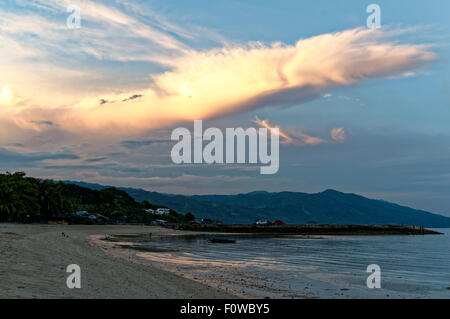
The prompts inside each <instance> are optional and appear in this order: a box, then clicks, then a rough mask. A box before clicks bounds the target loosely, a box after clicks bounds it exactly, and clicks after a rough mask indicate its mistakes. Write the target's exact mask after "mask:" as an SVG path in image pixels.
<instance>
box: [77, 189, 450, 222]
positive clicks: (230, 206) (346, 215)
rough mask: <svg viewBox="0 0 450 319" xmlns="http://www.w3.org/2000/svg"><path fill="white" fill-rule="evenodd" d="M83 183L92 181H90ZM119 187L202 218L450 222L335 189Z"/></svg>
mask: <svg viewBox="0 0 450 319" xmlns="http://www.w3.org/2000/svg"><path fill="white" fill-rule="evenodd" d="M70 183H75V184H77V182H70ZM80 185H81V186H84V187H91V186H89V185H91V184H88V183H81V184H80ZM92 187H93V188H95V189H99V187H100V188H101V187H106V186H101V185H97V184H92ZM120 189H121V190H124V191H126V192H127V193H128V194H129V195H130V196H131V197H133V198H134V199H135V200H137V201H143V200H147V201H149V202H151V203H154V204H158V205H164V206H167V207H170V208H172V209H174V210H176V211H178V212H180V213H187V212H192V213H193V214H194V215H195V216H196V217H197V218H211V219H214V218H216V219H220V220H222V221H223V222H225V223H235V224H238V223H252V222H254V221H255V220H257V219H268V220H275V219H279V220H282V221H284V222H285V223H293V224H305V223H317V224H366V225H376V224H390V225H415V226H424V227H431V228H446V227H449V228H450V218H449V217H445V216H442V215H437V214H432V213H429V212H426V211H423V210H416V209H412V208H409V207H405V206H400V205H397V204H394V203H390V202H386V201H383V200H374V199H369V198H366V197H363V196H360V195H356V194H348V193H342V192H339V191H336V190H331V189H329V190H326V191H323V192H320V193H315V194H308V193H299V192H279V193H268V192H264V191H256V192H252V193H247V194H237V195H194V196H184V195H167V194H161V193H157V192H149V191H145V190H142V189H135V188H120Z"/></svg>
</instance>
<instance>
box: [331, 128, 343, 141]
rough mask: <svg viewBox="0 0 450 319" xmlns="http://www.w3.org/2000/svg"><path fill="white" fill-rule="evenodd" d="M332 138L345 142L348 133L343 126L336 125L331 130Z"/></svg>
mask: <svg viewBox="0 0 450 319" xmlns="http://www.w3.org/2000/svg"><path fill="white" fill-rule="evenodd" d="M330 135H331V138H332V139H333V140H335V141H336V142H339V143H344V142H345V140H346V139H347V134H346V133H345V129H344V128H343V127H335V128H333V129H332V130H331V132H330Z"/></svg>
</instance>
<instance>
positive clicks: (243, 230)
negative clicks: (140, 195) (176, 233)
mask: <svg viewBox="0 0 450 319" xmlns="http://www.w3.org/2000/svg"><path fill="white" fill-rule="evenodd" d="M163 227H165V228H169V229H174V230H183V231H193V232H211V233H238V234H255V235H257V234H260V235H263V234H265V235H366V236H369V235H442V233H439V232H437V231H434V230H430V229H426V228H423V227H417V226H405V225H402V226H396V225H334V224H333V225H328V224H326V225H290V224H284V225H250V224H223V225H217V224H198V225H188V224H183V225H178V224H168V225H165V226H163Z"/></svg>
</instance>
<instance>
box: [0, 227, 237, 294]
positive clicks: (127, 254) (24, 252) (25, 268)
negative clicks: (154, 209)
mask: <svg viewBox="0 0 450 319" xmlns="http://www.w3.org/2000/svg"><path fill="white" fill-rule="evenodd" d="M62 232H64V233H65V235H66V236H63V235H62ZM105 233H115V234H121V233H123V234H131V233H132V234H145V233H147V234H148V233H152V234H164V235H168V234H182V233H183V232H181V231H176V230H169V229H165V228H160V227H156V226H132V225H120V226H115V225H101V226H100V225H99V226H93V225H89V226H85V225H69V226H63V225H43V224H33V225H24V224H0V242H1V245H0V255H1V256H2V258H1V261H0V282H1V283H2V289H0V298H7V299H8V298H39V299H41V298H44V299H47V298H50V299H55V298H100V299H108V298H125V299H128V298H137V299H143V298H156V299H157V298H175V299H177V298H183V299H185V298H188V299H191V298H195V299H197V298H198V299H216V298H235V297H236V296H234V295H231V294H229V293H226V292H224V291H222V290H219V289H215V288H213V287H210V286H207V285H205V284H202V283H199V282H198V281H194V280H191V279H188V278H186V277H181V276H179V275H176V274H174V273H172V272H169V271H166V270H163V269H159V268H155V267H152V266H150V265H149V264H145V263H142V262H139V261H138V258H136V257H133V256H134V255H136V254H135V252H132V251H130V250H129V249H113V248H108V247H107V245H104V244H103V245H102V243H100V242H99V243H98V244H96V243H94V241H93V239H94V237H92V236H97V237H98V236H100V237H101V236H102V235H101V234H103V236H104V234H105ZM108 249H109V250H117V251H120V252H119V253H116V252H114V253H113V252H109V251H108ZM70 264H78V265H79V266H80V267H81V289H68V288H67V286H66V279H67V276H68V275H69V273H67V272H66V267H67V266H68V265H70Z"/></svg>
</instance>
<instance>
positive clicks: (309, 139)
mask: <svg viewBox="0 0 450 319" xmlns="http://www.w3.org/2000/svg"><path fill="white" fill-rule="evenodd" d="M253 122H255V123H256V124H258V125H260V126H262V127H265V128H267V129H272V128H278V129H279V132H280V133H279V134H280V137H281V139H282V140H281V141H280V142H281V144H285V145H291V144H292V145H296V146H305V145H318V144H322V143H326V141H325V140H323V139H321V138H318V137H314V136H311V135H308V134H305V133H303V132H302V131H300V130H293V129H287V130H284V129H283V130H281V128H280V127H278V126H271V125H270V124H269V121H268V120H260V119H259V118H258V117H256V119H255V120H254V121H253Z"/></svg>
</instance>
